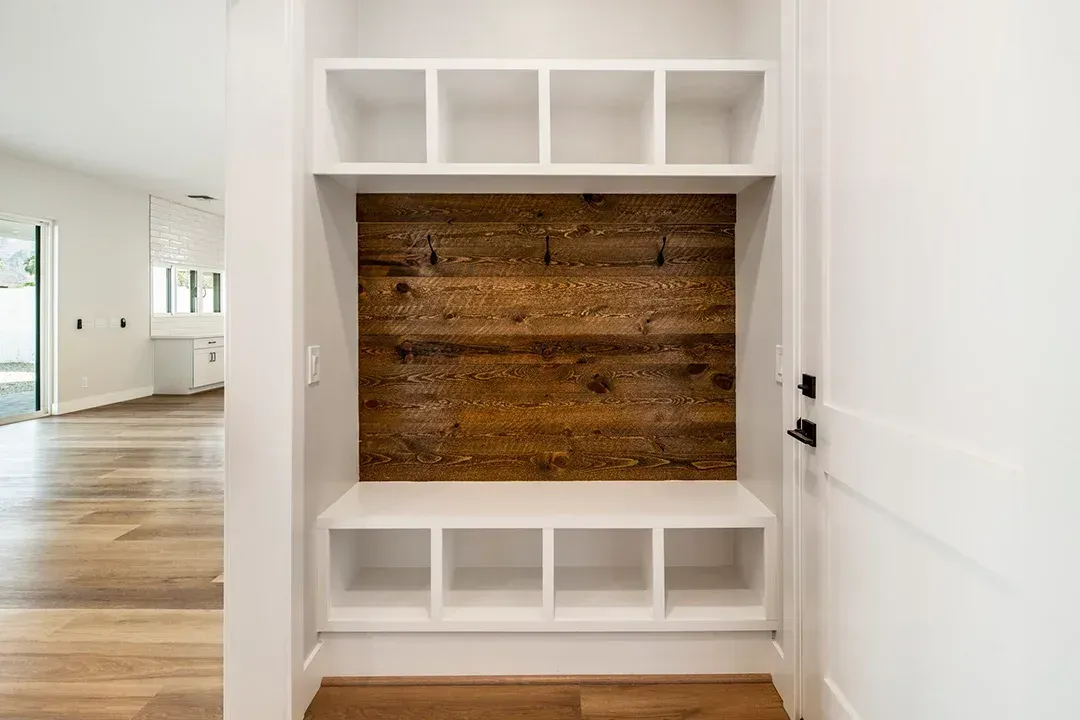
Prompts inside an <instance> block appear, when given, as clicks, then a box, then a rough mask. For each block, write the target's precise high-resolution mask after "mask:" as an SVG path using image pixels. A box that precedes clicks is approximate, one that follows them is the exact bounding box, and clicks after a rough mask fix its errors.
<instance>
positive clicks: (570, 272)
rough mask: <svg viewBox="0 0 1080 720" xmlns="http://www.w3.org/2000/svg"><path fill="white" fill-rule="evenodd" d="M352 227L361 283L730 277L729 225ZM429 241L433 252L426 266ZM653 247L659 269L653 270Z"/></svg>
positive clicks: (732, 241)
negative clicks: (440, 279) (357, 229)
mask: <svg viewBox="0 0 1080 720" xmlns="http://www.w3.org/2000/svg"><path fill="white" fill-rule="evenodd" d="M359 227H360V242H359V268H360V272H359V274H360V276H361V277H433V276H437V277H464V276H482V277H500V276H516V275H539V276H563V277H584V276H606V277H611V276H625V277H650V276H667V277H670V276H673V275H674V276H681V275H692V276H693V275H696V276H708V275H713V276H728V277H730V276H733V275H734V266H735V234H734V226H730V225H680V226H671V227H666V226H627V225H610V226H608V225H604V226H598V225H573V224H569V225H566V224H564V225H547V226H541V225H501V224H486V225H484V224H453V225H443V226H435V225H423V224H416V225H412V224H406V225H401V224H396V223H375V224H371V225H360V226H359ZM429 237H430V238H431V240H432V245H431V247H433V248H434V249H435V251H436V252H437V260H438V262H437V263H436V264H434V265H433V264H431V260H430V255H431V249H430V248H429V246H428V243H427V239H428V238H429ZM665 237H666V238H667V242H666V244H665V242H664V238H665ZM661 249H663V251H664V264H663V266H660V265H658V264H657V255H658V253H659V252H660V250H661ZM548 251H550V255H549V256H548V261H549V262H545V252H548Z"/></svg>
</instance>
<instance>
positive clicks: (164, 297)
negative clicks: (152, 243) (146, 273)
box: [150, 267, 172, 315]
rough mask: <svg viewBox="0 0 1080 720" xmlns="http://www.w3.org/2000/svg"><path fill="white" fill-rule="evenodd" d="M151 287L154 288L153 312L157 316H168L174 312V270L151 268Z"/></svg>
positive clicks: (169, 268)
mask: <svg viewBox="0 0 1080 720" xmlns="http://www.w3.org/2000/svg"><path fill="white" fill-rule="evenodd" d="M150 285H151V287H152V288H153V292H154V299H153V312H154V314H155V315H167V314H169V313H171V312H172V293H171V292H170V291H169V289H170V288H171V287H172V268H171V267H154V268H151V279H150Z"/></svg>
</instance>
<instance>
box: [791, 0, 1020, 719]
mask: <svg viewBox="0 0 1080 720" xmlns="http://www.w3.org/2000/svg"><path fill="white" fill-rule="evenodd" d="M1004 6H1005V2H1004V0H960V1H958V2H940V0H910V1H908V2H903V3H897V2H895V1H894V0H806V1H805V2H803V3H802V4H801V7H802V17H801V23H800V27H801V30H800V34H801V40H802V44H801V48H800V62H801V66H800V81H801V87H800V96H801V103H800V107H799V110H800V133H799V135H800V151H799V167H800V175H799V177H800V194H799V199H800V212H799V238H800V242H801V254H800V262H801V265H802V275H801V278H800V282H801V284H800V292H801V294H802V300H803V303H802V309H801V313H802V317H801V323H800V337H801V358H800V361H801V368H800V370H801V371H803V372H810V373H814V374H816V375H817V376H818V397H817V399H816V400H813V401H804V402H805V406H804V409H803V412H804V417H809V418H810V419H812V420H814V421H816V422H817V423H818V431H819V444H818V447H817V448H816V449H809V448H801V449H800V453H799V454H800V458H801V488H800V492H799V502H800V508H799V523H800V525H799V529H800V533H801V537H802V539H803V541H804V542H803V545H802V551H801V554H800V579H801V583H800V598H801V601H802V621H801V633H800V636H801V639H802V651H801V653H800V661H801V663H800V667H801V670H800V689H801V693H800V697H801V701H802V703H801V709H802V712H801V715H802V717H804V718H805V719H806V720H821V719H823V718H826V719H828V720H857V719H862V720H913V719H917V720H967V719H969V718H970V719H974V718H979V719H980V720H987V719H989V720H997V719H999V718H1000V719H1001V720H1006V719H1009V720H1017V719H1018V718H1021V717H1024V715H1023V714H1017V713H1015V712H1014V708H1012V707H1011V705H1010V703H1011V702H1012V698H1011V696H1010V692H1011V688H1012V684H1011V683H1010V679H1011V677H1012V675H1011V674H1012V671H1013V663H1012V659H1013V658H1012V657H1011V656H1010V654H1011V653H1013V652H1016V648H1015V646H1014V644H1013V641H1012V637H1011V634H1010V632H1009V630H1008V629H1009V628H1011V627H1013V626H1014V625H1015V621H1016V618H1015V617H1014V616H1013V615H1012V614H1011V609H1012V606H1011V604H1010V603H1011V597H1010V593H1011V587H1010V577H1011V576H1010V571H1011V570H1012V569H1013V567H1014V563H1015V557H1014V555H1015V553H1016V551H1017V548H1016V544H1017V543H1016V540H1017V538H1018V537H1019V528H1018V527H1017V513H1016V512H1015V502H1016V500H1017V495H1016V490H1017V487H1018V484H1019V481H1020V479H1021V478H1020V475H1021V454H1020V447H1019V444H1020V441H1019V438H1020V436H1021V435H1020V432H1019V431H1020V430H1021V428H1020V423H1021V420H1020V417H1021V415H1020V409H1021V408H1020V406H1019V404H1020V401H1021V399H1022V397H1021V396H1022V393H1021V392H1020V391H1018V388H1017V386H1016V383H1015V382H1013V380H1015V379H1016V378H1018V377H1020V374H1021V372H1020V371H1021V366H1020V361H1021V356H1022V352H1021V347H1020V344H1019V343H1014V342H1010V341H1009V339H1008V337H1009V332H1010V331H1014V330H1015V329H1016V328H1019V327H1020V326H1021V325H1022V323H1023V320H1024V318H1023V317H1022V315H1021V309H1020V308H1021V306H1022V303H1020V302H1018V298H1017V296H1016V292H1015V291H1014V292H1010V290H1009V289H1010V288H1013V289H1015V288H1016V283H1015V279H1016V277H1015V276H1016V254H1017V247H1018V243H1022V240H1021V238H1022V234H1020V233H1017V232H1016V224H1017V223H1016V220H1017V218H1018V216H1019V215H1021V214H1022V213H1023V212H1024V210H1023V209H1021V208H1019V207H1016V206H1014V205H1012V204H1011V203H1010V202H1009V199H1008V198H1007V197H1004V196H1003V195H1002V192H1003V189H1005V188H1010V187H1013V183H1012V182H1011V180H1012V179H1011V178H1009V177H1008V173H1009V172H1010V171H1011V170H1012V169H1011V168H1010V167H1009V166H1008V163H1004V162H1002V156H1001V155H1000V153H999V150H1000V149H1001V147H1002V145H1001V142H1002V141H1004V140H1006V139H1008V138H1009V137H1010V129H1009V127H1008V123H1007V120H1006V118H1008V117H1009V116H1010V115H1009V110H1010V108H1009V103H1010V93H1009V91H1008V87H1007V85H1008V84H1007V83H1006V82H1005V74H1006V73H1007V65H1006V62H1005V61H1004V60H1003V59H1002V53H1003V46H1004V45H1007V42H1005V38H1007V37H1008V31H1009V27H1010V22H1011V20H1010V16H1009V15H1008V13H1006V12H1004V11H1003V9H1004ZM792 442H794V441H792Z"/></svg>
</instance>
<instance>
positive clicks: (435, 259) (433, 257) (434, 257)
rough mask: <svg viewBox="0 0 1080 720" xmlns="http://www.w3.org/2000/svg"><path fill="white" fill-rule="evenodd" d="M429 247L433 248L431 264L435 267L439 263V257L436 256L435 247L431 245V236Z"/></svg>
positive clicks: (428, 238)
mask: <svg viewBox="0 0 1080 720" xmlns="http://www.w3.org/2000/svg"><path fill="white" fill-rule="evenodd" d="M427 246H428V247H429V248H431V256H430V260H431V264H432V265H434V264H435V263H437V262H439V256H438V255H436V254H435V246H434V245H432V244H431V235H428V236H427Z"/></svg>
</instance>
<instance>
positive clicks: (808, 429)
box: [787, 418, 817, 447]
mask: <svg viewBox="0 0 1080 720" xmlns="http://www.w3.org/2000/svg"><path fill="white" fill-rule="evenodd" d="M787 434H788V435H790V436H791V437H793V438H795V439H796V440H798V441H799V442H801V443H802V444H803V445H809V446H810V447H817V424H816V423H812V422H810V421H809V420H803V419H802V418H799V422H798V424H797V425H796V426H795V429H794V430H788V431H787Z"/></svg>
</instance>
